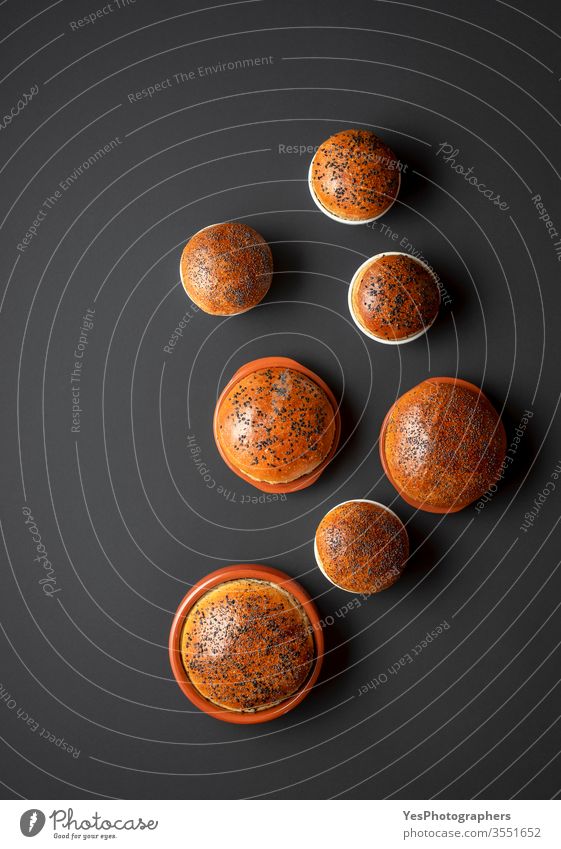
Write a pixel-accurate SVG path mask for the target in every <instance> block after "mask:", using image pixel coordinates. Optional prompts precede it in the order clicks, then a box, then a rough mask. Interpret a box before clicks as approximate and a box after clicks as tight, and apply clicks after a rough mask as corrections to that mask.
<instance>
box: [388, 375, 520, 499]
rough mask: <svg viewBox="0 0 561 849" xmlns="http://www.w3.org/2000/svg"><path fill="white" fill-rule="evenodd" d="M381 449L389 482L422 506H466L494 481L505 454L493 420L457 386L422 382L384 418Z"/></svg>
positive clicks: (483, 402)
mask: <svg viewBox="0 0 561 849" xmlns="http://www.w3.org/2000/svg"><path fill="white" fill-rule="evenodd" d="M383 450H384V452H385V461H386V464H387V467H388V471H389V473H390V475H391V476H392V477H393V479H394V483H395V485H396V486H397V488H398V489H400V490H401V491H402V492H403V494H404V495H407V496H408V497H409V498H411V499H412V500H413V501H415V502H418V503H420V504H421V505H422V506H425V507H433V508H436V509H438V510H449V509H451V508H454V507H456V508H457V507H458V506H459V505H461V506H466V505H467V504H470V503H471V502H472V501H475V500H476V499H477V498H479V497H480V496H481V495H483V494H484V493H485V492H487V490H488V489H489V487H490V486H491V484H492V483H494V481H495V480H496V479H497V477H498V475H499V472H500V469H501V465H502V463H503V461H504V456H505V444H504V431H503V428H502V426H501V424H500V419H499V416H498V415H497V413H496V411H495V410H494V408H493V407H492V406H491V404H490V403H489V401H487V399H486V398H485V396H484V395H483V394H482V393H481V392H479V391H476V390H475V389H474V390H472V389H469V388H468V387H465V386H462V385H461V384H453V383H439V382H437V381H432V380H425V381H424V382H423V383H421V384H419V386H416V387H414V388H413V389H411V390H410V391H409V392H406V393H405V395H402V396H401V398H399V399H398V400H397V402H396V404H395V405H394V407H393V409H392V411H391V412H390V415H389V417H388V421H387V426H386V433H385V440H384V446H383Z"/></svg>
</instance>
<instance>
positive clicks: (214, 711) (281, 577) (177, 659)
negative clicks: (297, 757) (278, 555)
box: [169, 563, 324, 725]
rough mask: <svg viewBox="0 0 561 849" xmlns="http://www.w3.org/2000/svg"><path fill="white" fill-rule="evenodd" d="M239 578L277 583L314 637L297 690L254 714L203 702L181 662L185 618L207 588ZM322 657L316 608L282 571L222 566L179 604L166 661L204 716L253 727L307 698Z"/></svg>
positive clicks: (251, 565)
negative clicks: (306, 670) (303, 678)
mask: <svg viewBox="0 0 561 849" xmlns="http://www.w3.org/2000/svg"><path fill="white" fill-rule="evenodd" d="M242 578H250V579H254V580H260V581H268V582H270V583H273V584H277V585H278V586H280V588H281V589H283V590H285V591H286V592H288V593H289V594H290V595H292V596H293V597H294V598H295V599H296V600H297V601H298V602H299V603H300V604H301V605H302V608H303V609H304V612H305V613H306V615H307V617H308V619H309V621H310V624H311V626H312V629H313V638H314V648H315V651H314V661H313V665H312V669H311V672H310V674H309V675H308V677H307V679H306V681H305V682H304V683H303V685H302V686H301V687H300V689H299V690H298V691H297V692H296V693H294V694H293V695H292V696H289V698H288V699H285V700H284V701H282V702H280V703H279V704H278V705H274V706H273V707H269V708H264V709H263V710H258V711H255V712H254V713H238V712H237V711H231V710H228V709H227V708H223V707H220V706H218V705H214V704H212V702H210V701H208V699H205V698H204V697H203V696H202V695H201V694H200V693H199V692H198V690H197V689H196V688H195V687H194V686H193V684H192V683H191V681H190V680H189V676H188V675H187V671H186V669H185V666H184V665H183V660H182V658H181V633H182V630H183V625H184V622H185V619H186V617H187V615H188V613H189V611H190V610H191V608H192V607H193V605H194V604H195V603H196V602H197V601H198V600H199V599H200V598H201V597H202V596H203V595H204V594H205V593H207V592H208V591H209V590H210V589H213V588H214V587H217V586H218V585H219V584H223V583H226V582H227V581H235V580H238V579H242ZM323 655H324V638H323V631H322V627H321V621H320V618H319V614H318V612H317V609H316V606H315V604H314V602H313V601H312V599H311V598H310V596H309V595H308V593H307V592H306V590H305V589H304V588H303V587H302V586H301V585H300V584H299V583H298V582H297V581H295V580H294V579H293V578H291V577H290V576H289V575H286V574H285V573H284V572H281V571H280V569H274V568H272V567H271V566H262V565H260V564H258V563H240V564H238V565H233V566H224V567H223V568H222V569H217V570H216V571H215V572H211V573H210V574H209V575H206V576H205V577H204V578H201V580H200V581H197V583H196V584H194V585H193V586H192V587H191V589H190V590H189V592H188V593H187V595H186V596H185V597H184V598H183V600H182V601H181V603H180V605H179V607H178V608H177V612H176V614H175V616H174V619H173V622H172V625H171V629H170V634H169V659H170V664H171V669H172V672H173V675H174V677H175V680H176V681H177V683H178V685H179V687H180V689H181V691H182V693H183V694H184V695H185V696H186V697H187V698H188V699H189V700H190V701H191V702H192V704H194V705H195V706H196V707H198V708H199V709H200V710H202V711H204V712H205V713H207V714H208V715H209V716H212V717H214V719H219V720H222V721H223V722H230V723H234V724H236V725H254V724H257V723H262V722H269V721H270V720H272V719H276V718H277V717H279V716H283V715H284V714H285V713H288V711H290V710H293V708H295V707H296V706H297V705H299V704H300V702H301V701H302V700H303V699H304V698H305V697H306V696H307V695H308V693H309V692H310V690H311V689H312V687H313V686H314V685H315V683H316V681H317V679H318V677H319V673H320V670H321V666H322V663H323Z"/></svg>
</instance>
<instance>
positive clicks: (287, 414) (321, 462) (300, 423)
mask: <svg viewBox="0 0 561 849" xmlns="http://www.w3.org/2000/svg"><path fill="white" fill-rule="evenodd" d="M213 430H214V439H215V442H216V446H217V448H218V451H219V452H220V455H221V457H222V459H223V460H224V462H225V463H226V464H227V465H228V467H229V468H230V469H231V470H232V471H233V472H235V474H236V475H238V476H239V477H240V478H242V480H245V481H246V482H247V483H250V484H251V485H252V486H254V487H256V488H257V489H260V490H262V491H263V492H279V493H287V492H296V491H297V490H300V489H304V488H305V487H307V486H310V485H311V484H313V483H315V481H316V480H317V479H318V478H319V476H320V475H321V474H322V472H323V471H324V470H325V468H326V467H327V465H328V464H329V463H330V462H331V460H332V459H333V457H334V455H335V452H336V450H337V446H338V444H339V438H340V434H341V421H340V415H339V407H338V405H337V401H336V399H335V396H334V395H333V393H332V392H331V390H330V389H329V387H328V386H327V384H326V383H324V381H323V380H322V379H321V378H320V377H318V376H317V374H314V372H312V371H310V370H309V369H307V368H305V366H302V365H300V363H297V362H295V361H294V360H291V359H288V358H287V357H264V358H262V359H259V360H253V361H252V362H250V363H247V364H246V365H245V366H242V368H240V369H238V371H237V372H236V373H235V374H234V376H233V377H232V379H231V380H230V381H229V382H228V384H227V385H226V387H225V388H224V390H223V391H222V393H221V395H220V397H219V399H218V402H217V404H216V409H215V412H214V422H213Z"/></svg>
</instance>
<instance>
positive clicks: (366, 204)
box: [308, 130, 401, 224]
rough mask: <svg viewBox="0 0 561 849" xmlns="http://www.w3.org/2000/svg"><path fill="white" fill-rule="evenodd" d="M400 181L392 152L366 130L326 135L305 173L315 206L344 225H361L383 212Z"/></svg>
mask: <svg viewBox="0 0 561 849" xmlns="http://www.w3.org/2000/svg"><path fill="white" fill-rule="evenodd" d="M400 182H401V174H400V162H399V160H398V159H397V157H396V155H395V153H394V152H393V150H392V149H391V148H390V147H388V145H387V144H384V142H383V141H382V140H381V139H379V138H378V136H377V135H376V134H375V133H372V132H371V131H370V130H343V131H342V132H339V133H335V134H334V135H332V136H330V137H329V138H328V139H327V140H326V141H324V142H323V144H321V145H320V146H319V148H318V150H317V151H316V152H315V154H314V157H313V159H312V162H311V165H310V171H309V175H308V184H309V187H310V192H311V195H312V198H313V200H314V201H315V203H316V204H317V206H318V207H319V208H320V209H321V211H322V212H325V214H326V215H328V216H329V217H330V218H335V219H336V220H337V221H342V222H344V223H346V224H364V223H366V222H368V221H374V220H375V219H376V218H379V217H380V216H381V215H383V214H384V213H385V212H387V210H388V209H389V208H390V206H392V204H393V203H394V201H395V199H396V197H397V194H398V192H399V186H400Z"/></svg>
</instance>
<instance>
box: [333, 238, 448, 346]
mask: <svg viewBox="0 0 561 849" xmlns="http://www.w3.org/2000/svg"><path fill="white" fill-rule="evenodd" d="M439 308H440V289H439V287H438V282H437V280H436V277H435V275H434V273H433V272H432V271H431V269H430V268H429V267H428V266H427V265H425V263H424V262H421V261H420V260H418V259H416V258H415V257H413V256H410V255H409V254H405V253H393V252H392V253H382V254H377V255H376V256H374V257H372V258H371V259H369V260H367V261H366V262H365V263H363V264H362V265H361V266H360V268H359V269H358V270H357V271H356V273H355V275H354V277H353V279H352V282H351V286H350V289H349V309H350V312H351V316H352V317H353V319H354V321H355V323H356V324H357V325H358V327H359V328H360V329H361V330H362V332H363V333H365V334H366V335H367V336H369V337H370V338H371V339H376V341H378V342H383V343H385V344H388V345H400V344H403V343H405V342H412V341H413V340H414V339H418V338H419V337H420V336H422V335H423V334H424V333H426V331H427V330H428V329H429V327H430V326H431V324H432V323H433V322H434V321H435V319H436V317H437V315H438V310H439Z"/></svg>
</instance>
